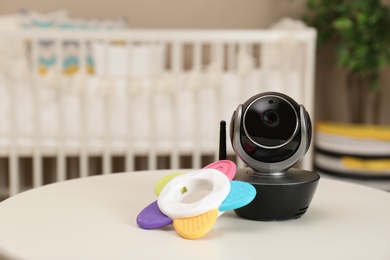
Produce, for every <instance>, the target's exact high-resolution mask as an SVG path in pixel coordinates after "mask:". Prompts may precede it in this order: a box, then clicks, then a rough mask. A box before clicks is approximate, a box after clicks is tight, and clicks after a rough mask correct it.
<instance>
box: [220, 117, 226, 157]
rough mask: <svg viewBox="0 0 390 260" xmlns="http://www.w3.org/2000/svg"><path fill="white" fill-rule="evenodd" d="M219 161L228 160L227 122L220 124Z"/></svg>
mask: <svg viewBox="0 0 390 260" xmlns="http://www.w3.org/2000/svg"><path fill="white" fill-rule="evenodd" d="M219 126H220V128H219V160H226V122H225V121H224V120H222V121H221V122H220V124H219Z"/></svg>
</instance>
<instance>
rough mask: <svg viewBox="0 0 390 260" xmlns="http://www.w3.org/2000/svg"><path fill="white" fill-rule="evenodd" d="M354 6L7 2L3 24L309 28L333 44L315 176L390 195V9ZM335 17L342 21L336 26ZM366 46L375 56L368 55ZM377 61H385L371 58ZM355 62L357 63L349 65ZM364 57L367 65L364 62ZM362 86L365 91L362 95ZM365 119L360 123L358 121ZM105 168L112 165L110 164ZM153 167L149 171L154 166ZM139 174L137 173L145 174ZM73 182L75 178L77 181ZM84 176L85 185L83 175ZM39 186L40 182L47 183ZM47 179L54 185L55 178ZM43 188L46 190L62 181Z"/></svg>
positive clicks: (295, 1) (321, 50) (251, 1)
mask: <svg viewBox="0 0 390 260" xmlns="http://www.w3.org/2000/svg"><path fill="white" fill-rule="evenodd" d="M348 2H349V1H320V0H319V1H312V0H308V1H306V0H276V1H275V0H240V1H238V0H213V1H209V0H197V1H193V0H165V1H157V0H142V1H140V0H111V1H103V2H96V1H86V0H84V1H77V0H67V1H59V0H57V1H50V0H29V1H22V0H0V16H1V17H3V27H4V26H6V25H7V22H4V21H6V20H7V17H8V16H9V15H14V14H18V15H20V14H25V13H26V12H31V11H33V12H35V13H36V14H40V15H43V16H44V15H47V14H52V13H55V12H61V11H65V12H66V13H67V15H68V16H70V17H72V18H73V19H75V20H77V19H84V20H85V19H86V20H88V21H96V20H98V21H103V20H115V21H120V22H121V23H122V24H123V27H124V28H126V29H129V30H131V29H183V30H187V29H202V30H209V29H228V30H231V29H235V30H246V29H255V30H258V29H260V30H267V29H269V28H270V27H271V26H272V25H275V24H276V23H278V22H279V21H281V20H282V19H283V18H292V19H296V20H299V21H304V22H306V23H308V24H309V26H311V27H313V28H315V29H317V30H319V31H317V36H319V37H318V38H321V40H324V39H325V40H324V41H323V42H322V44H321V45H317V47H316V54H315V61H314V66H315V71H314V99H313V104H314V107H313V111H312V119H313V125H314V126H315V129H316V131H315V139H314V142H313V146H314V147H316V153H315V156H314V157H313V163H314V168H315V169H317V170H318V171H320V172H322V173H324V174H329V175H330V176H333V177H340V178H342V179H344V180H345V179H346V180H353V181H357V182H359V183H363V184H367V183H368V184H371V183H374V184H373V186H375V187H379V188H381V189H384V190H389V189H390V188H389V187H390V186H389V181H390V133H389V132H390V130H389V128H388V125H389V124H390V115H389V113H388V111H389V110H390V102H388V100H389V99H390V86H389V85H390V73H389V68H388V66H387V64H389V63H390V54H389V53H388V49H389V47H390V45H387V44H390V40H389V39H390V38H389V37H390V32H389V31H388V30H389V28H390V27H388V28H386V25H387V22H388V21H390V20H389V17H390V16H389V10H388V3H387V2H386V1H382V2H381V1H354V2H356V3H354V4H350V3H348ZM367 2H370V3H367ZM326 6H328V7H326ZM320 14H322V15H323V16H321V15H320ZM334 14H337V15H338V16H337V15H334ZM348 15H350V16H348ZM1 17H0V18H1ZM316 17H317V18H318V19H317V20H316ZM329 17H336V18H335V19H334V20H331V18H329ZM4 19H5V20H4ZM359 23H360V24H359ZM363 24H364V25H365V26H366V27H364V28H372V31H373V32H374V31H378V33H377V34H374V33H372V35H371V34H370V32H367V31H364V30H363V29H364V28H363ZM389 25H390V24H389ZM362 28H363V29H362ZM374 28H378V29H376V30H375V29H374ZM359 30H360V31H359ZM323 33H325V36H324V34H323ZM351 34H353V35H354V37H358V38H355V40H349V42H348V41H347V40H345V39H346V37H348V36H349V35H351ZM329 35H330V36H329ZM356 35H358V36H356ZM378 35H389V36H388V37H387V39H383V41H382V38H381V39H380V41H379V40H378V41H377V43H378V44H375V43H374V44H372V41H371V42H370V41H369V39H370V37H378ZM360 36H362V39H363V40H362V44H361V45H359V46H358V47H357V51H356V53H358V55H360V56H357V57H358V58H356V59H355V58H352V57H355V56H353V54H354V53H353V52H355V50H354V49H348V48H347V47H346V46H350V45H351V42H359V40H360ZM324 37H325V38H324ZM326 37H327V38H326ZM343 37H344V38H343ZM356 39H358V40H356ZM378 39H379V38H378ZM343 40H344V42H343ZM364 41H366V42H364ZM340 43H341V45H340ZM343 44H344V45H343ZM371 45H372V46H371ZM377 45H378V46H379V47H378V46H377ZM362 46H363V47H362ZM364 46H370V48H371V47H372V48H371V49H367V48H364ZM379 49H381V50H382V49H385V50H384V51H383V52H381V53H379V54H378V55H377V53H376V51H378V52H379ZM343 51H344V52H343ZM374 52H375V53H374ZM364 55H365V56H364ZM375 55H377V56H375ZM374 56H375V57H379V58H378V59H370V58H367V57H374ZM348 57H351V59H350V60H348ZM359 57H362V58H361V59H359ZM362 64H363V65H362ZM378 64H379V65H378ZM354 82H355V83H354ZM354 84H355V85H358V87H354ZM378 86H379V87H378ZM356 89H358V90H356ZM379 89H380V91H379ZM373 93H374V94H373ZM378 93H379V94H378ZM351 100H353V102H351ZM357 112H358V115H356V113H357ZM229 113H230V112H229ZM332 144H334V145H332ZM346 147H347V148H346ZM7 151H8V150H7ZM5 154H6V153H5ZM63 157H66V156H63ZM4 158H6V156H4ZM100 160H103V161H104V159H102V158H101V159H100ZM158 160H159V159H158ZM161 160H163V159H161ZM167 160H169V159H167ZM210 160H212V159H210ZM316 160H317V161H316ZM65 161H66V162H65V164H66V165H67V167H68V168H72V167H73V168H75V169H76V171H78V170H77V169H78V168H80V167H82V166H80V165H81V164H82V163H81V161H78V162H77V163H76V166H72V163H71V162H68V161H67V159H66V160H65ZM206 161H207V160H206ZM18 162H19V163H18V165H19V167H18V169H19V168H23V166H21V165H20V162H21V161H20V160H19V161H18ZM21 163H22V164H23V162H21ZM26 163H27V164H28V165H29V167H27V168H31V169H32V170H31V172H32V173H31V175H32V177H31V178H30V179H32V180H30V182H34V173H33V171H34V167H33V164H34V159H32V160H31V161H28V162H26ZM137 163H139V161H137ZM100 164H103V163H102V162H101V163H100ZM118 164H119V165H124V164H126V158H122V159H120V158H119V159H118V160H117V161H116V162H114V161H113V162H112V165H111V162H110V163H109V166H110V167H111V168H115V167H116V166H115V165H118ZM141 164H142V163H141ZM3 165H4V166H3V172H8V171H9V169H10V168H12V162H10V161H9V160H8V159H6V160H4V161H3ZM149 166H150V164H149ZM170 166H172V160H171V161H170V164H169V163H168V166H167V167H170ZM179 166H181V165H179ZM14 167H15V165H14ZM42 167H43V168H45V167H46V166H41V168H42ZM48 167H49V169H52V168H53V167H54V168H55V169H57V171H58V161H57V163H54V166H53V165H51V166H48ZM50 167H51V168H50ZM56 167H57V168H56ZM102 167H103V168H104V166H101V167H100V168H102ZM145 167H146V168H147V167H148V162H146V166H145ZM145 167H144V168H145ZM92 168H93V167H92ZM98 168H99V167H98ZM133 168H134V169H137V167H133ZM141 168H142V167H141ZM116 169H117V171H121V170H125V167H124V166H123V167H122V166H118V167H117V168H116ZM35 170H36V171H38V170H39V169H35ZM109 171H110V170H109ZM114 171H115V170H114ZM3 175H4V176H3V183H8V182H10V180H11V179H12V177H9V176H6V174H5V173H4V174H3ZM68 175H69V174H68ZM76 175H77V174H76ZM69 176H70V177H74V175H72V174H70V175H69ZM69 176H68V177H69ZM78 176H79V177H80V174H78ZM35 178H38V179H39V177H35ZM46 178H49V179H50V177H46ZM27 179H28V178H27ZM54 179H55V178H54ZM57 180H58V176H57ZM35 181H36V182H37V183H40V184H42V183H43V184H44V183H46V182H52V181H54V180H49V181H37V180H35ZM27 182H29V180H27ZM0 183H1V181H0ZM378 183H379V184H378ZM3 185H5V184H3ZM15 185H16V184H15ZM30 185H32V184H30ZM5 186H7V185H5ZM33 186H34V185H33Z"/></svg>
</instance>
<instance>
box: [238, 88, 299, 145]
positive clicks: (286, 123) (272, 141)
mask: <svg viewBox="0 0 390 260" xmlns="http://www.w3.org/2000/svg"><path fill="white" fill-rule="evenodd" d="M243 123H244V130H245V132H246V135H247V137H248V138H249V139H250V140H251V141H252V142H254V143H255V144H257V145H260V146H266V147H277V146H280V145H283V144H285V143H286V142H288V141H289V140H290V139H291V138H293V137H294V135H295V133H296V132H297V128H298V125H297V124H298V118H297V112H296V109H295V108H294V106H293V105H292V104H291V103H290V102H288V101H287V100H286V99H284V98H282V97H278V96H264V97H261V98H259V99H256V100H255V101H253V102H252V103H251V104H249V105H248V107H247V109H246V111H245V112H244V118H243Z"/></svg>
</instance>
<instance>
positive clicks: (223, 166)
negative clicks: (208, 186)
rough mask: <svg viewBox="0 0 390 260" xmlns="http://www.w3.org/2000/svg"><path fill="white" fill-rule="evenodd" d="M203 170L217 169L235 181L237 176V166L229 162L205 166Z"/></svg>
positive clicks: (217, 162) (218, 162) (223, 161)
mask: <svg viewBox="0 0 390 260" xmlns="http://www.w3.org/2000/svg"><path fill="white" fill-rule="evenodd" d="M203 169H215V170H218V171H220V172H222V173H223V174H225V175H226V176H227V177H228V178H229V180H233V178H234V176H235V175H236V170H237V166H236V164H235V163H234V162H232V161H229V160H220V161H216V162H213V163H210V164H209V165H207V166H205V167H204V168H203Z"/></svg>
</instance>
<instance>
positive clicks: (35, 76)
mask: <svg viewBox="0 0 390 260" xmlns="http://www.w3.org/2000/svg"><path fill="white" fill-rule="evenodd" d="M31 56H32V60H31V61H32V68H34V71H33V73H32V75H31V76H32V78H31V82H32V93H33V102H34V118H33V119H34V127H35V133H34V148H33V187H39V186H41V185H42V179H43V176H42V151H41V145H42V144H41V129H40V122H39V116H40V111H41V107H40V98H39V92H40V87H41V86H40V84H39V76H40V75H39V67H38V66H39V65H38V61H39V54H38V40H37V39H35V40H33V41H32V42H31Z"/></svg>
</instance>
